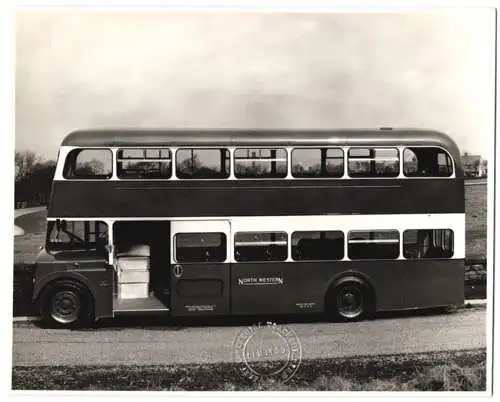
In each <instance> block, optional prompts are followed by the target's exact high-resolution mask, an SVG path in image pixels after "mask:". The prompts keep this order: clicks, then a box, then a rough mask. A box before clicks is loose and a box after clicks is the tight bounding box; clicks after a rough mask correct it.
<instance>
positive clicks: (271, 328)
mask: <svg viewBox="0 0 500 402" xmlns="http://www.w3.org/2000/svg"><path fill="white" fill-rule="evenodd" d="M233 352H234V360H235V361H236V362H237V363H240V364H241V369H240V371H241V373H242V375H243V376H245V377H247V378H248V379H250V380H252V381H259V380H261V379H265V378H273V379H275V380H278V381H283V382H287V381H289V380H290V379H291V378H292V377H293V376H294V374H295V373H296V372H297V370H298V369H299V367H300V363H301V361H302V347H301V344H300V341H299V338H298V336H297V334H296V333H295V331H294V330H293V329H291V328H290V327H288V326H286V325H276V324H267V325H263V326H261V325H258V326H251V327H247V328H245V329H243V330H242V331H241V332H240V333H239V334H238V336H237V337H236V340H235V342H234V344H233Z"/></svg>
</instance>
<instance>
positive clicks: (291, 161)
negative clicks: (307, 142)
mask: <svg viewBox="0 0 500 402" xmlns="http://www.w3.org/2000/svg"><path fill="white" fill-rule="evenodd" d="M323 149H326V152H327V156H326V158H325V161H326V162H328V160H329V159H338V160H342V173H341V174H340V175H335V176H333V175H319V176H296V175H295V174H294V172H293V166H294V164H293V154H294V152H295V151H303V150H306V151H307V150H316V151H319V152H320V159H319V163H320V165H321V162H322V160H321V151H322V150H323ZM329 150H340V152H341V153H342V156H341V157H338V158H335V157H328V151H329ZM289 157H290V172H289V174H290V177H291V178H292V179H311V180H318V179H342V178H343V177H344V176H345V174H346V152H345V148H343V147H341V146H331V145H326V146H311V147H306V146H298V147H293V148H291V150H290V156H289Z"/></svg>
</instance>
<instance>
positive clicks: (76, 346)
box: [13, 308, 486, 366]
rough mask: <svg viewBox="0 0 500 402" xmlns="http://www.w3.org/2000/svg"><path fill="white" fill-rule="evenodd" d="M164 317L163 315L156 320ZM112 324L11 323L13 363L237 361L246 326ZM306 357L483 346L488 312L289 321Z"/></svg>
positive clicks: (97, 363) (303, 355)
mask: <svg viewBox="0 0 500 402" xmlns="http://www.w3.org/2000/svg"><path fill="white" fill-rule="evenodd" d="M157 320H160V319H157ZM153 322H156V324H152V325H150V326H147V327H143V328H137V327H126V326H123V325H122V326H120V325H117V324H114V323H111V324H109V325H108V326H103V327H100V328H97V329H92V330H81V331H70V330H49V329H41V328H39V327H37V326H35V325H34V324H26V323H24V324H14V328H13V365H15V366H26V365H28V366H34V365H115V364H119V365H149V364H182V363H215V362H234V359H235V358H234V354H233V350H234V348H233V344H234V342H235V341H236V339H237V337H238V334H240V333H241V331H243V330H244V329H245V328H247V326H246V325H245V326H237V325H233V326H227V325H223V326H194V327H192V326H191V327H188V326H183V327H174V326H159V325H158V324H157V322H158V321H153ZM285 325H287V326H288V327H290V328H292V329H293V330H294V331H295V333H296V334H297V336H298V338H299V340H300V344H301V347H302V358H303V359H310V358H327V357H346V356H354V355H378V354H393V353H410V352H430V351H443V350H455V349H469V348H483V347H486V310H485V309H484V308H482V309H481V308H474V309H470V310H469V309H466V310H459V311H456V312H454V313H450V314H439V315H420V316H410V317H397V318H379V319H376V320H373V321H363V322H359V323H325V322H321V323H312V322H308V323H303V322H302V323H294V324H285Z"/></svg>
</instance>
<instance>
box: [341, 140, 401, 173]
mask: <svg viewBox="0 0 500 402" xmlns="http://www.w3.org/2000/svg"><path fill="white" fill-rule="evenodd" d="M351 150H368V151H369V150H374V151H375V152H376V151H377V150H382V151H383V150H395V151H396V154H397V159H396V157H391V158H386V157H385V158H377V157H373V158H370V157H369V156H367V157H360V156H355V157H351V156H349V154H350V152H351ZM351 160H365V161H366V160H369V161H374V162H375V163H376V162H377V160H378V161H387V160H397V162H398V166H397V169H396V171H395V172H394V175H377V174H375V175H371V176H369V175H366V174H360V175H356V174H355V175H352V173H351V170H350V161H351ZM344 163H345V166H346V168H345V173H346V177H347V178H348V179H396V178H398V177H399V176H400V174H401V165H402V163H401V152H400V147H399V146H398V145H390V146H371V145H356V146H348V147H347V152H346V154H345V162H344Z"/></svg>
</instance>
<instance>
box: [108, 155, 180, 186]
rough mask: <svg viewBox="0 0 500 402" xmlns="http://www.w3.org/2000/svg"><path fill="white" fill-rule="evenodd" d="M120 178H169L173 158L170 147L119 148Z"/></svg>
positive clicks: (118, 172) (118, 167)
mask: <svg viewBox="0 0 500 402" xmlns="http://www.w3.org/2000/svg"><path fill="white" fill-rule="evenodd" d="M117 175H118V177H119V178H120V179H168V178H169V177H170V176H171V175H172V158H171V152H170V149H168V148H126V149H120V150H118V160H117Z"/></svg>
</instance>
